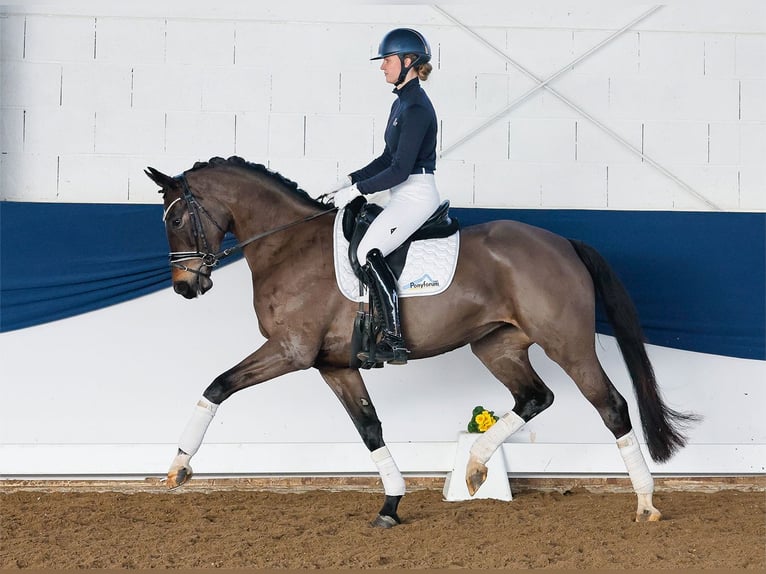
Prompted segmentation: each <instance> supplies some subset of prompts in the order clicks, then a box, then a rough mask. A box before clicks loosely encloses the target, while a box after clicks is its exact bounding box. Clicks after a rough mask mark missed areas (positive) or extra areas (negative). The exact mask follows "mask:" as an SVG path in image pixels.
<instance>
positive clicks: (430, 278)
mask: <svg viewBox="0 0 766 574" xmlns="http://www.w3.org/2000/svg"><path fill="white" fill-rule="evenodd" d="M343 211H344V210H343V209H341V210H339V211H338V213H337V214H336V215H335V227H334V230H333V240H334V249H333V251H334V253H335V278H336V280H337V282H338V289H340V292H341V293H343V294H344V295H345V296H346V297H348V298H349V299H351V300H352V301H366V300H367V294H366V293H363V294H360V293H359V279H358V278H357V277H356V275H354V271H353V269H351V261H349V259H348V241H347V240H346V238H345V237H344V236H343ZM459 247H460V232H459V231H456V232H455V233H453V234H452V235H450V236H449V237H444V238H440V239H424V240H421V241H414V242H413V243H412V245H410V249H409V251H408V252H407V262H406V263H405V264H404V270H403V271H402V275H401V277H399V296H400V297H424V296H426V295H437V294H439V293H441V292H442V291H444V290H445V289H447V287H449V286H450V283H452V279H453V277H454V276H455V268H456V267H457V253H458V248H459ZM365 291H366V289H365Z"/></svg>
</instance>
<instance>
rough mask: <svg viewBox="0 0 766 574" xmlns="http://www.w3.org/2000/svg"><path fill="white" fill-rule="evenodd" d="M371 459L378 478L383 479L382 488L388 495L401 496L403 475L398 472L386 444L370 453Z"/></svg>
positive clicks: (403, 487)
mask: <svg viewBox="0 0 766 574" xmlns="http://www.w3.org/2000/svg"><path fill="white" fill-rule="evenodd" d="M371 456H372V461H373V462H374V463H375V466H377V467H378V473H379V474H380V479H381V480H382V481H383V490H384V491H385V493H386V494H387V495H389V496H402V495H403V494H404V492H405V490H406V488H405V486H404V477H402V473H401V472H399V467H398V466H396V463H395V462H394V459H393V458H392V457H391V453H390V452H388V447H387V446H382V447H380V448H379V449H377V450H374V451H372V453H371Z"/></svg>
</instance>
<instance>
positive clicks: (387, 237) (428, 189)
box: [356, 173, 440, 265]
mask: <svg viewBox="0 0 766 574" xmlns="http://www.w3.org/2000/svg"><path fill="white" fill-rule="evenodd" d="M439 202H440V199H439V190H438V189H437V188H436V178H434V175H433V174H431V173H416V174H413V175H411V176H410V177H408V178H407V179H406V180H405V181H404V182H403V183H401V184H399V185H397V186H395V187H392V188H391V199H390V201H389V202H388V204H387V205H386V206H385V208H384V209H383V211H382V212H381V214H380V215H378V217H377V218H376V219H375V221H373V222H372V225H370V229H369V230H367V233H366V234H365V236H364V238H362V241H361V242H360V243H359V248H358V249H357V250H356V256H357V258H358V259H359V263H360V264H361V265H364V264H365V263H366V262H367V254H368V253H369V252H370V251H372V250H373V249H380V252H381V253H382V254H383V256H384V257H385V256H386V255H388V254H390V253H391V252H392V251H394V250H395V249H396V248H397V247H399V246H400V245H401V244H402V243H404V242H405V241H406V240H407V239H408V238H409V236H410V235H412V234H413V233H415V232H416V231H417V230H418V228H419V227H420V226H421V225H423V223H425V222H426V220H427V219H428V218H429V217H431V215H433V213H434V211H436V208H437V207H439Z"/></svg>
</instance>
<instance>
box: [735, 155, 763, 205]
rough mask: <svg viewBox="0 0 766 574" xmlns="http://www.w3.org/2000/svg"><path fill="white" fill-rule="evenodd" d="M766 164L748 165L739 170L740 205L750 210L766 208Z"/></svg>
mask: <svg viewBox="0 0 766 574" xmlns="http://www.w3.org/2000/svg"><path fill="white" fill-rule="evenodd" d="M765 189H766V166H764V165H763V164H760V165H748V166H744V167H742V168H740V171H739V196H738V199H739V207H740V209H744V210H748V211H764V210H766V193H764V190H765Z"/></svg>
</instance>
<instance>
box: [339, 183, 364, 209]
mask: <svg viewBox="0 0 766 574" xmlns="http://www.w3.org/2000/svg"><path fill="white" fill-rule="evenodd" d="M360 195H362V193H361V192H360V191H359V190H358V189H357V188H356V184H354V185H349V186H348V187H344V188H343V189H339V190H338V191H336V192H335V195H334V196H333V203H334V204H335V207H337V208H338V209H342V208H343V207H346V205H347V204H348V203H350V202H351V200H352V199H354V198H355V197H358V196H360Z"/></svg>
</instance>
